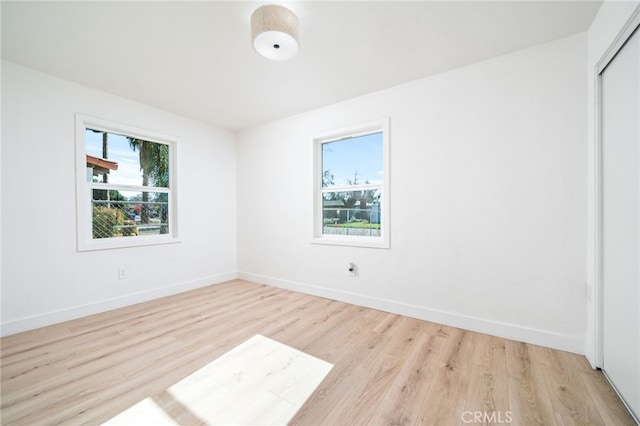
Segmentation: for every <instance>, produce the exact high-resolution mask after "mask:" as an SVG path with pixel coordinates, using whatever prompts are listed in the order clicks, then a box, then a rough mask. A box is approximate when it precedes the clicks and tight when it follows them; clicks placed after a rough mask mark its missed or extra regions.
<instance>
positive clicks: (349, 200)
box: [322, 189, 381, 237]
mask: <svg viewBox="0 0 640 426" xmlns="http://www.w3.org/2000/svg"><path fill="white" fill-rule="evenodd" d="M380 211H381V209H380V192H379V191H378V190H373V189H371V190H367V191H349V192H325V193H324V194H323V197H322V223H323V225H322V233H323V234H325V235H357V236H364V237H379V236H380Z"/></svg>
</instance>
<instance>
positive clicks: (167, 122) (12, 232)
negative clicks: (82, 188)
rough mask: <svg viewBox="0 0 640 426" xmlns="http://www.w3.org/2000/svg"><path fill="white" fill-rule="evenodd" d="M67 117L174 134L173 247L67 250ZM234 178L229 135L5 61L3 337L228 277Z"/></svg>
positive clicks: (71, 234)
mask: <svg viewBox="0 0 640 426" xmlns="http://www.w3.org/2000/svg"><path fill="white" fill-rule="evenodd" d="M77 112H79V113H84V114H87V115H91V116H94V117H99V118H102V119H105V120H109V121H114V122H119V123H123V124H127V125H131V126H135V127H139V128H143V129H148V130H151V131H155V132H160V133H165V134H170V135H173V136H176V137H177V140H178V144H179V145H178V185H179V186H178V210H179V232H180V237H181V238H182V242H181V243H178V244H169V245H158V246H148V247H139V248H126V249H116V250H103V251H93V252H83V253H79V252H77V251H76V231H75V223H76V213H75V173H74V169H75V154H74V114H75V113H77ZM235 177H236V136H235V134H234V133H232V132H229V131H226V130H222V129H219V128H215V127H212V126H209V125H205V124H202V123H199V122H196V121H193V120H190V119H187V118H183V117H179V116H176V115H173V114H170V113H167V112H163V111H160V110H156V109H153V108H151V107H148V106H145V105H141V104H138V103H134V102H131V101H128V100H125V99H122V98H119V97H115V96H112V95H109V94H106V93H103V92H99V91H96V90H93V89H89V88H86V87H83V86H80V85H77V84H75V83H71V82H68V81H65V80H61V79H58V78H55V77H53V76H50V75H46V74H42V73H40V72H37V71H34V70H31V69H28V68H24V67H21V66H18V65H15V64H12V63H8V62H3V63H2V209H3V211H2V317H1V318H2V334H3V335H8V334H12V333H15V332H19V331H23V330H27V329H31V328H35V327H39V326H43V325H47V324H51V323H54V322H59V321H63V320H68V319H71V318H74V317H78V316H82V315H87V314H91V313H95V312H100V311H103V310H108V309H112V308H115V307H119V306H123V305H127V304H130V303H135V302H139V301H142V300H148V299H151V298H155V297H159V296H164V295H167V294H171V293H175V292H179V291H184V290H187V289H191V288H195V287H199V286H204V285H209V284H213V283H215V282H220V281H224V280H227V279H232V278H235V276H236V263H237V260H236V231H235V228H236V184H235ZM120 265H129V267H130V269H129V271H130V275H131V276H130V278H129V279H126V280H118V277H117V270H118V267H119V266H120Z"/></svg>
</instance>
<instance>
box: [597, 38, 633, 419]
mask: <svg viewBox="0 0 640 426" xmlns="http://www.w3.org/2000/svg"><path fill="white" fill-rule="evenodd" d="M601 77H602V80H601V81H602V86H601V87H602V98H601V99H602V116H601V117H602V297H603V300H602V308H603V311H602V321H603V324H602V338H603V368H602V369H603V371H604V372H605V374H606V375H607V377H608V378H609V380H610V381H611V382H612V384H613V385H614V387H615V388H616V390H617V391H618V393H619V394H620V395H621V396H622V398H623V399H624V400H625V402H626V403H627V405H628V406H629V407H630V408H631V410H632V411H633V412H634V414H635V416H636V418H638V417H639V415H640V313H639V311H640V290H639V288H640V285H639V283H640V207H639V206H640V174H639V169H640V31H639V30H638V29H636V31H635V33H634V34H633V35H632V36H631V37H630V38H629V40H628V41H627V42H626V44H624V46H623V47H622V48H621V49H620V50H619V51H618V53H617V54H616V56H615V57H614V58H613V59H612V60H611V62H610V63H609V64H608V65H607V66H606V68H605V69H604V70H603V71H602V75H601Z"/></svg>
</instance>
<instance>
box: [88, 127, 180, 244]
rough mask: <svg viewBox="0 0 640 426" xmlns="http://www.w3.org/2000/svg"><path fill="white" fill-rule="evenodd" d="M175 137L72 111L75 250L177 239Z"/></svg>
mask: <svg viewBox="0 0 640 426" xmlns="http://www.w3.org/2000/svg"><path fill="white" fill-rule="evenodd" d="M174 164H175V142H174V141H173V140H171V138H168V137H166V136H163V135H158V134H153V133H150V132H145V131H141V130H139V129H134V128H131V127H128V126H123V125H119V124H115V123H110V122H107V121H104V120H99V119H95V118H91V117H86V116H81V115H77V116H76V169H77V173H76V194H77V201H76V203H77V224H78V232H77V234H78V250H80V251H84V250H97V249H107V248H118V247H132V246H140V245H148V244H162V243H170V242H176V241H177V229H176V211H175V198H176V194H175V167H174Z"/></svg>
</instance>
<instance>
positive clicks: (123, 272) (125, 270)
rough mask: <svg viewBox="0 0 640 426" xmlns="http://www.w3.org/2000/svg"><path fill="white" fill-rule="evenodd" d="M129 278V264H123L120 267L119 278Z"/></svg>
mask: <svg viewBox="0 0 640 426" xmlns="http://www.w3.org/2000/svg"><path fill="white" fill-rule="evenodd" d="M127 278H129V267H128V266H121V267H119V268H118V279H119V280H126V279H127Z"/></svg>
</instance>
